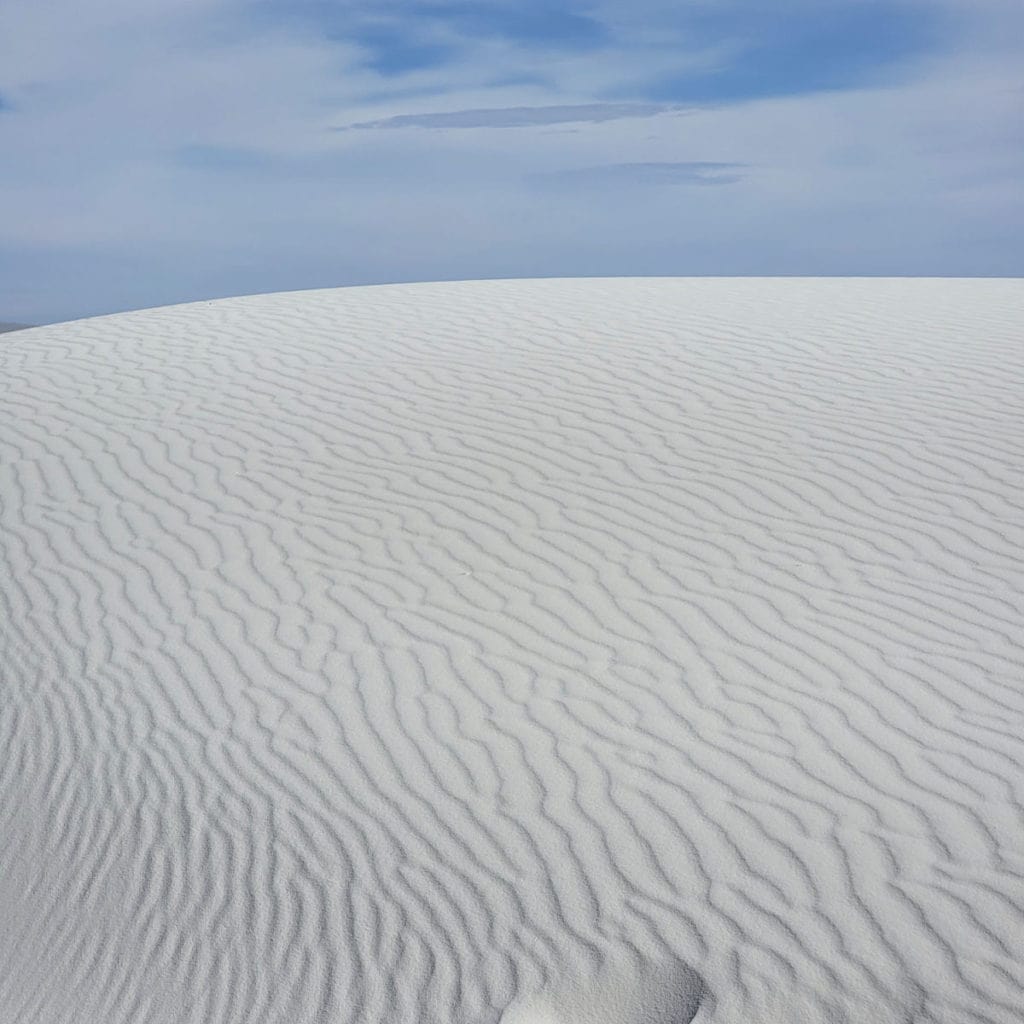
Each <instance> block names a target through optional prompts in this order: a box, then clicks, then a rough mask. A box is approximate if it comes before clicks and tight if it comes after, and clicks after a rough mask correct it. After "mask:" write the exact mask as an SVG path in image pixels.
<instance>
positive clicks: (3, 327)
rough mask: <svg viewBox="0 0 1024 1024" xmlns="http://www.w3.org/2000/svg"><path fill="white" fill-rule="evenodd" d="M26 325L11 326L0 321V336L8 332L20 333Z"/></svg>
mask: <svg viewBox="0 0 1024 1024" xmlns="http://www.w3.org/2000/svg"><path fill="white" fill-rule="evenodd" d="M27 326H28V324H11V323H5V322H3V321H0V334H6V333H7V332H8V331H22V330H24V329H25V328H26V327H27Z"/></svg>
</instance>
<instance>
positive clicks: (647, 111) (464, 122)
mask: <svg viewBox="0 0 1024 1024" xmlns="http://www.w3.org/2000/svg"><path fill="white" fill-rule="evenodd" d="M689 109H691V108H689V107H686V106H684V105H682V104H674V103H578V104H569V105H554V106H542V107H490V108H479V109H474V110H450V111H441V112H434V113H429V114H396V115H395V116H393V117H383V118H380V119H378V120H376V121H357V122H356V123H355V124H348V125H339V126H338V127H337V128H336V129H335V130H336V131H340V132H345V131H379V130H381V129H389V130H394V129H398V128H528V127H535V126H537V125H548V124H579V123H589V124H603V123H604V122H606V121H619V120H622V119H624V118H634V117H654V116H656V115H658V114H670V113H680V114H681V113H685V112H686V111H687V110H689Z"/></svg>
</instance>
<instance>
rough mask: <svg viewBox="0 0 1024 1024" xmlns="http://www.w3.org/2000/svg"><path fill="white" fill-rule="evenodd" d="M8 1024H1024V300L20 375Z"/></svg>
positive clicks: (466, 335) (211, 312)
mask: <svg viewBox="0 0 1024 1024" xmlns="http://www.w3.org/2000/svg"><path fill="white" fill-rule="evenodd" d="M0 374H2V376H0V380H2V383H3V393H2V398H0V751H2V757H3V760H2V763H0V922H2V923H0V1022H3V1024H7V1022H11V1024H15V1022H17V1024H64V1022H67V1024H79V1022H104V1024H137V1022H153V1024H181V1022H188V1024H191V1022H196V1024H199V1022H219V1024H230V1022H238V1024H260V1022H266V1024H271V1022H272V1024H278V1022H280V1024H314V1022H315V1024H497V1022H498V1021H502V1020H504V1021H505V1022H506V1024H686V1022H687V1021H690V1020H693V1021H695V1022H697V1024H868V1022H870V1024H926V1022H927V1024H968V1022H970V1024H989V1022H992V1024H996V1022H998V1024H1019V1022H1020V1021H1021V1020H1022V1019H1024V960H1022V955H1021V954H1022V948H1024V615H1022V610H1024V543H1022V542H1024V283H1022V282H1020V281H1005V280H1004V281H995V280H993V281H985V280H972V281H967V280H877V279H876V280H868V279H850V280H838V279H836V280H798V279H789V280H786V279H782V280H756V279H743V280H728V279H693V280H688V279H637V280H631V279H603V280H565V281H558V280H544V281H508V282H470V283H457V284H431V285H401V286H387V287H377V288H353V289H339V290H331V291H319V292H305V293H292V294H283V295H270V296H258V297H251V298H243V299H233V300H225V301H218V302H212V303H199V304H194V305H188V306H179V307H173V308H165V309H157V310H149V311H145V312H140V313H129V314H121V315H118V316H113V317H106V318H99V319H94V320H86V321H79V322H75V323H69V324H62V325H57V326H51V327H46V328H38V329H32V330H27V331H20V332H17V333H13V334H10V335H7V336H5V337H4V339H3V341H2V342H0Z"/></svg>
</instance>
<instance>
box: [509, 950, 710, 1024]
mask: <svg viewBox="0 0 1024 1024" xmlns="http://www.w3.org/2000/svg"><path fill="white" fill-rule="evenodd" d="M705 992H706V988H705V985H704V981H703V979H702V978H701V976H700V975H699V974H698V973H697V972H696V971H695V970H693V968H691V967H689V966H688V965H687V964H685V963H683V962H682V961H679V960H668V961H658V962H650V961H638V960H635V959H627V958H624V957H622V958H610V959H608V960H606V961H605V962H604V963H602V964H601V966H600V967H599V968H596V969H591V970H589V971H573V972H570V973H568V974H565V975H563V976H562V977H561V978H560V979H559V980H558V981H557V982H555V983H554V984H552V985H551V986H550V987H549V988H548V989H546V990H544V991H542V992H539V993H537V994H535V995H533V996H532V997H528V998H525V999H523V1000H521V1001H519V1002H517V1003H515V1004H514V1005H513V1006H512V1007H510V1008H509V1010H508V1011H506V1013H505V1015H504V1017H502V1024H689V1022H690V1021H692V1020H693V1018H694V1017H695V1016H696V1015H697V1011H698V1010H699V1009H700V1005H701V1001H702V1000H703V998H704V995H705Z"/></svg>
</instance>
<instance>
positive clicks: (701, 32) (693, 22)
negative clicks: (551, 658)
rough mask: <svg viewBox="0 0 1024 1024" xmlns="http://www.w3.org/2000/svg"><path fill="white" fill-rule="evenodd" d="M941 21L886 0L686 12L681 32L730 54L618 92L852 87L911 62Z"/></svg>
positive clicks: (762, 92)
mask: <svg viewBox="0 0 1024 1024" xmlns="http://www.w3.org/2000/svg"><path fill="white" fill-rule="evenodd" d="M943 28H944V24H943V22H942V19H941V18H940V17H939V15H937V14H936V13H935V12H934V11H931V12H926V11H924V10H923V9H922V8H920V7H914V6H908V5H895V4H886V3H868V2H865V3H852V4H843V5H839V6H834V5H828V4H824V5H822V6H821V7H820V8H815V9H808V10H803V11H795V12H789V13H786V14H782V15H773V14H771V13H770V12H764V13H754V14H751V15H748V16H746V17H744V18H743V19H742V23H741V24H739V25H738V24H737V22H736V20H735V16H734V13H733V14H732V15H730V14H729V13H728V12H723V13H722V14H720V15H705V16H702V17H693V18H683V19H681V23H679V24H677V26H676V33H677V37H678V38H680V39H681V40H683V39H685V40H687V41H688V42H690V43H691V44H696V45H701V44H703V45H704V46H705V47H707V48H711V47H713V46H715V45H717V44H721V43H726V44H728V48H729V50H730V51H731V55H730V56H729V57H728V58H726V59H725V60H724V61H723V63H722V66H720V67H717V68H714V69H711V70H700V71H688V72H683V73H680V74H678V75H672V74H669V75H664V76H661V77H658V78H655V79H652V80H650V81H648V82H646V83H644V84H643V85H641V86H639V87H636V88H631V89H628V90H623V91H618V90H613V91H612V93H611V94H610V95H611V96H613V97H615V98H619V97H625V96H629V97H630V98H635V99H645V100H660V101H674V102H692V103H708V102H729V101H738V100H747V99H757V98H761V97H770V96H789V95H798V94H802V93H811V92H820V91H826V90H835V89H847V88H854V87H857V86H862V85H869V84H872V83H877V82H884V81H887V80H889V78H890V77H891V75H892V73H893V70H894V69H895V68H897V67H898V66H899V65H901V64H903V63H904V62H906V61H909V60H911V59H913V58H915V57H919V56H922V55H924V54H926V53H928V52H930V51H931V50H933V49H934V48H935V47H936V46H937V45H938V44H939V43H940V42H941V39H942V36H943Z"/></svg>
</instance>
